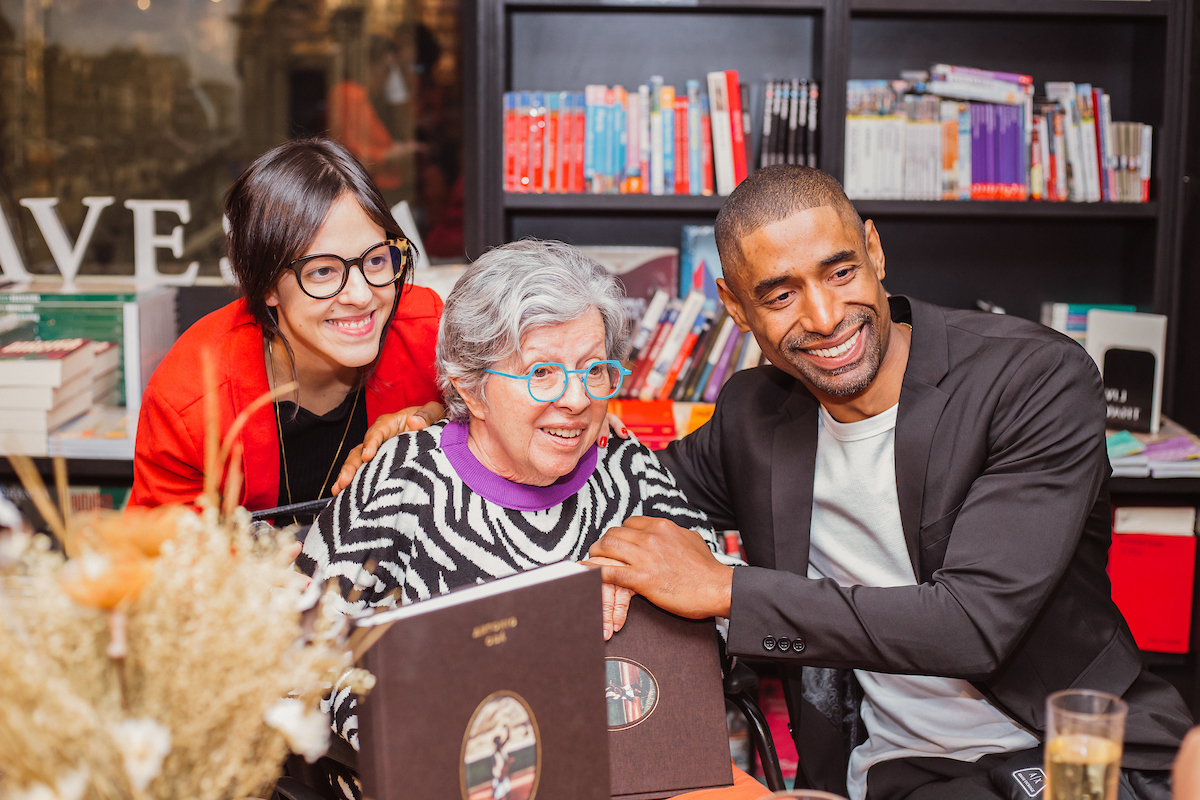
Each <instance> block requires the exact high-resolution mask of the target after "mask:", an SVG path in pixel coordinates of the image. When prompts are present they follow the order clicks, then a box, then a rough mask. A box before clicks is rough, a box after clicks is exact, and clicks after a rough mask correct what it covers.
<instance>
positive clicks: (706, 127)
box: [700, 103, 713, 196]
mask: <svg viewBox="0 0 1200 800" xmlns="http://www.w3.org/2000/svg"><path fill="white" fill-rule="evenodd" d="M701 108H702V109H703V111H701V112H700V175H701V176H703V179H704V187H703V189H702V190H701V192H700V193H701V194H703V195H705V196H711V195H712V193H713V160H712V158H713V156H712V151H713V144H712V115H711V114H710V113H709V112H708V103H704V105H702V106H701Z"/></svg>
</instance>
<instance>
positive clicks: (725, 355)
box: [703, 330, 742, 403]
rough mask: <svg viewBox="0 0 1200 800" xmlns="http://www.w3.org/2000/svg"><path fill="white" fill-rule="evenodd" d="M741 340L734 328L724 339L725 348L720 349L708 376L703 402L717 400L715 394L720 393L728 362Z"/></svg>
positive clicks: (731, 359)
mask: <svg viewBox="0 0 1200 800" xmlns="http://www.w3.org/2000/svg"><path fill="white" fill-rule="evenodd" d="M741 342H742V334H740V333H739V332H738V331H736V330H734V331H731V334H730V336H729V338H728V339H727V340H726V341H725V348H724V349H723V350H722V351H721V356H720V358H718V359H717V362H716V364H715V365H714V367H713V369H712V374H711V375H710V376H709V379H708V385H707V386H706V387H705V389H704V395H703V399H704V402H706V403H715V402H716V401H717V395H718V394H720V393H721V387H722V386H724V385H725V378H726V376H727V375H728V374H729V364H730V362H731V361H733V357H734V355H735V354H736V352H737V350H738V345H739V344H741Z"/></svg>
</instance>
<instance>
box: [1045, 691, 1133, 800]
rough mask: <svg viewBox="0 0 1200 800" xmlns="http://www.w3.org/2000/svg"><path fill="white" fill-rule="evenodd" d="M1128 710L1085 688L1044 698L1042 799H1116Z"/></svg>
mask: <svg viewBox="0 0 1200 800" xmlns="http://www.w3.org/2000/svg"><path fill="white" fill-rule="evenodd" d="M1127 711H1128V706H1126V705H1125V701H1123V700H1121V698H1119V697H1115V696H1113V695H1111V694H1108V693H1107V692H1097V691H1092V690H1090V689H1068V690H1066V691H1062V692H1055V693H1054V694H1052V695H1050V696H1049V697H1048V698H1046V800H1117V783H1118V781H1119V780H1120V777H1121V746H1122V742H1123V741H1124V739H1125V714H1126V712H1127Z"/></svg>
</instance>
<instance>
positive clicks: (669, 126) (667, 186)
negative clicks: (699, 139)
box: [658, 85, 675, 194]
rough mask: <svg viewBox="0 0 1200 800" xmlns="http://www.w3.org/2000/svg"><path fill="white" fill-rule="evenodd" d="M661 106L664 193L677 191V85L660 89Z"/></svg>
mask: <svg viewBox="0 0 1200 800" xmlns="http://www.w3.org/2000/svg"><path fill="white" fill-rule="evenodd" d="M658 103H659V106H660V107H661V108H662V128H663V133H662V142H663V156H662V164H663V194H674V192H675V87H674V86H666V85H664V86H662V87H661V88H660V89H659V101H658Z"/></svg>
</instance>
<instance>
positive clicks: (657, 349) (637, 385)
mask: <svg viewBox="0 0 1200 800" xmlns="http://www.w3.org/2000/svg"><path fill="white" fill-rule="evenodd" d="M678 318H679V306H678V305H677V304H675V303H671V304H669V305H668V306H667V310H666V311H664V312H663V318H662V320H661V321H660V322H659V323H658V330H656V331H655V332H654V335H653V336H652V337H651V338H650V341H649V343H648V344H647V345H646V347H645V348H644V349H643V350H642V353H641V355H640V356H639V357H638V360H637V362H636V363H635V364H634V365H633V374H632V375H630V376H629V383H628V386H627V387H626V388H625V389H623V390H622V391H621V396H622V397H630V398H632V397H637V396H638V394H639V393H640V392H641V389H642V385H643V384H644V383H645V382H646V374H647V373H648V372H649V371H650V370H651V369H652V368H653V366H654V363H655V361H657V360H658V357H659V355H660V354H661V353H662V348H663V345H664V344H666V340H667V337H668V336H670V335H671V330H672V329H673V328H674V327H675V320H676V319H678Z"/></svg>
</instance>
